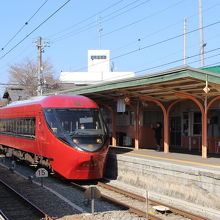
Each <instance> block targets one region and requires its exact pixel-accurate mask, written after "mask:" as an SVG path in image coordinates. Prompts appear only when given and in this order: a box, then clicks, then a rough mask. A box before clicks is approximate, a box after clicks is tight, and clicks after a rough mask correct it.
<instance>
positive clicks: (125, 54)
mask: <svg viewBox="0 0 220 220" xmlns="http://www.w3.org/2000/svg"><path fill="white" fill-rule="evenodd" d="M217 24H220V21H216V22H213V23H211V24H208V25H206V26H204V27H203V29H205V28H208V27H211V26H214V25H217ZM198 30H200V28H196V29H193V30H191V31H188V32H187V35H188V34H191V33H194V32H196V31H198ZM183 36H184V34H179V35H175V36H173V37H170V38H167V39H164V40H162V41H158V42H155V43H153V44H149V45H146V46H143V47H140V48H138V49H134V50H131V51H128V52H126V53H123V54H120V55H118V56H115V57H113V58H111V59H110V61H112V60H115V59H118V58H121V57H124V56H127V55H130V54H133V53H136V52H139V51H141V50H145V49H147V48H150V47H154V46H157V45H159V44H162V43H165V42H168V41H171V40H174V39H177V38H180V37H183ZM105 62H106V61H103V63H105ZM94 65H95V64H94ZM96 65H97V64H96ZM87 67H88V66H85V67H82V68H79V69H76V70H75V71H74V72H78V71H80V70H84V69H86V68H87Z"/></svg>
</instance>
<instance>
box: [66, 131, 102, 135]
mask: <svg viewBox="0 0 220 220" xmlns="http://www.w3.org/2000/svg"><path fill="white" fill-rule="evenodd" d="M68 134H69V135H70V136H72V135H102V134H103V132H102V131H101V129H99V130H96V129H85V130H81V129H80V130H75V131H72V132H70V133H68Z"/></svg>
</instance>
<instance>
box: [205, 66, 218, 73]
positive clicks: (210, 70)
mask: <svg viewBox="0 0 220 220" xmlns="http://www.w3.org/2000/svg"><path fill="white" fill-rule="evenodd" d="M202 70H205V71H208V72H212V73H220V66H211V67H206V68H202Z"/></svg>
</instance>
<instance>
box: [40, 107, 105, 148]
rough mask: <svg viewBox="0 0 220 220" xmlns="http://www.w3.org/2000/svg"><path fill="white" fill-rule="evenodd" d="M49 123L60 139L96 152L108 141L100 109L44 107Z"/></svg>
mask: <svg viewBox="0 0 220 220" xmlns="http://www.w3.org/2000/svg"><path fill="white" fill-rule="evenodd" d="M44 114H45V117H46V121H47V124H48V126H49V128H50V129H51V131H52V132H53V133H54V135H56V136H57V137H58V138H59V139H61V140H63V141H64V142H66V143H68V144H69V145H71V146H73V147H76V148H80V149H81V150H85V151H89V152H94V151H97V150H99V149H100V148H101V147H102V146H103V145H104V143H105V142H106V137H107V136H106V135H107V129H106V127H105V125H104V123H103V119H102V117H101V114H100V112H99V110H98V109H73V108H65V109H63V108H62V109H58V108H57V109H54V108H47V109H44Z"/></svg>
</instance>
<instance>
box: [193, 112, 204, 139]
mask: <svg viewBox="0 0 220 220" xmlns="http://www.w3.org/2000/svg"><path fill="white" fill-rule="evenodd" d="M201 134H202V114H201V112H194V114H193V135H201Z"/></svg>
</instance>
